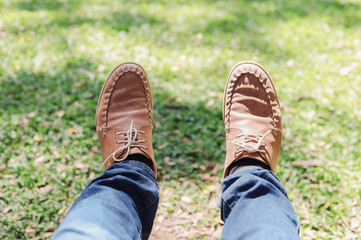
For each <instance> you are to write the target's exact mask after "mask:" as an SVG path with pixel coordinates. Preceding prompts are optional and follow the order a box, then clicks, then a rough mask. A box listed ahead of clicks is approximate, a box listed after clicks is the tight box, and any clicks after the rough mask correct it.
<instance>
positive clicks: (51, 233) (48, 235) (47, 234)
mask: <svg viewBox="0 0 361 240" xmlns="http://www.w3.org/2000/svg"><path fill="white" fill-rule="evenodd" d="M53 234H54V231H52V232H50V231H49V232H45V233H44V237H51V236H53Z"/></svg>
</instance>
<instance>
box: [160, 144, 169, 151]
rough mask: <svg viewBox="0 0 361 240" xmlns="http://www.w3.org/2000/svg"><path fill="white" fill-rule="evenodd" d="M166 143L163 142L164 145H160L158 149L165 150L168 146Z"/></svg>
mask: <svg viewBox="0 0 361 240" xmlns="http://www.w3.org/2000/svg"><path fill="white" fill-rule="evenodd" d="M168 144H169V143H168V142H165V143H163V144H162V145H160V146H158V149H160V150H161V149H163V148H166V147H167V146H168Z"/></svg>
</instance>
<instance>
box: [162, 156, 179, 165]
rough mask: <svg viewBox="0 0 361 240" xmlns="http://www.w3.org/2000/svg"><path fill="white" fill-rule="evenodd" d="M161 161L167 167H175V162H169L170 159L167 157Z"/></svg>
mask: <svg viewBox="0 0 361 240" xmlns="http://www.w3.org/2000/svg"><path fill="white" fill-rule="evenodd" d="M163 160H164V163H165V164H167V165H168V166H174V165H176V163H175V162H171V161H170V157H168V156H165V157H164V159H163Z"/></svg>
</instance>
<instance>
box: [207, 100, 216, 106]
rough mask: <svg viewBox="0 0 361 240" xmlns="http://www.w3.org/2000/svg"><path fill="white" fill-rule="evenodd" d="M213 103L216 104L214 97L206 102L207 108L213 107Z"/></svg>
mask: <svg viewBox="0 0 361 240" xmlns="http://www.w3.org/2000/svg"><path fill="white" fill-rule="evenodd" d="M213 105H214V100H213V99H211V100H209V101H208V102H207V103H206V107H207V108H209V107H211V106H213Z"/></svg>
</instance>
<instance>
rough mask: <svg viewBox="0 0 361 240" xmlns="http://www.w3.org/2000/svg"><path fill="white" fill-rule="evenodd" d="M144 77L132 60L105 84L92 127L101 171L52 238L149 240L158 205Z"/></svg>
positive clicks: (150, 110) (150, 114) (149, 100)
mask: <svg viewBox="0 0 361 240" xmlns="http://www.w3.org/2000/svg"><path fill="white" fill-rule="evenodd" d="M152 117H153V105H152V96H151V90H150V86H149V82H148V77H147V75H146V73H145V71H144V69H143V68H142V67H141V66H140V65H138V64H136V63H130V62H128V63H123V64H120V65H119V66H117V67H116V68H115V69H114V70H113V71H112V72H111V74H110V75H109V77H108V79H107V81H106V82H105V83H104V85H103V88H102V91H101V93H100V96H99V100H98V105H97V111H96V116H95V119H96V131H97V134H98V138H99V142H100V149H101V153H102V158H103V166H104V168H105V169H106V171H105V173H104V174H103V175H102V176H100V177H99V178H97V179H95V180H94V181H92V182H91V183H90V184H89V186H88V187H86V188H85V189H84V191H83V192H82V194H81V196H80V197H79V199H78V200H77V201H76V202H75V203H74V205H73V206H72V208H71V209H70V210H69V212H68V214H67V216H66V218H65V220H64V222H63V223H62V224H61V226H60V228H59V229H58V231H57V232H56V233H55V235H54V239H147V238H148V236H149V234H150V231H151V229H152V225H153V222H154V217H155V213H156V210H157V205H158V194H159V193H158V186H157V182H156V173H157V167H156V164H155V160H154V153H153V146H152V129H153V125H152Z"/></svg>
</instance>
